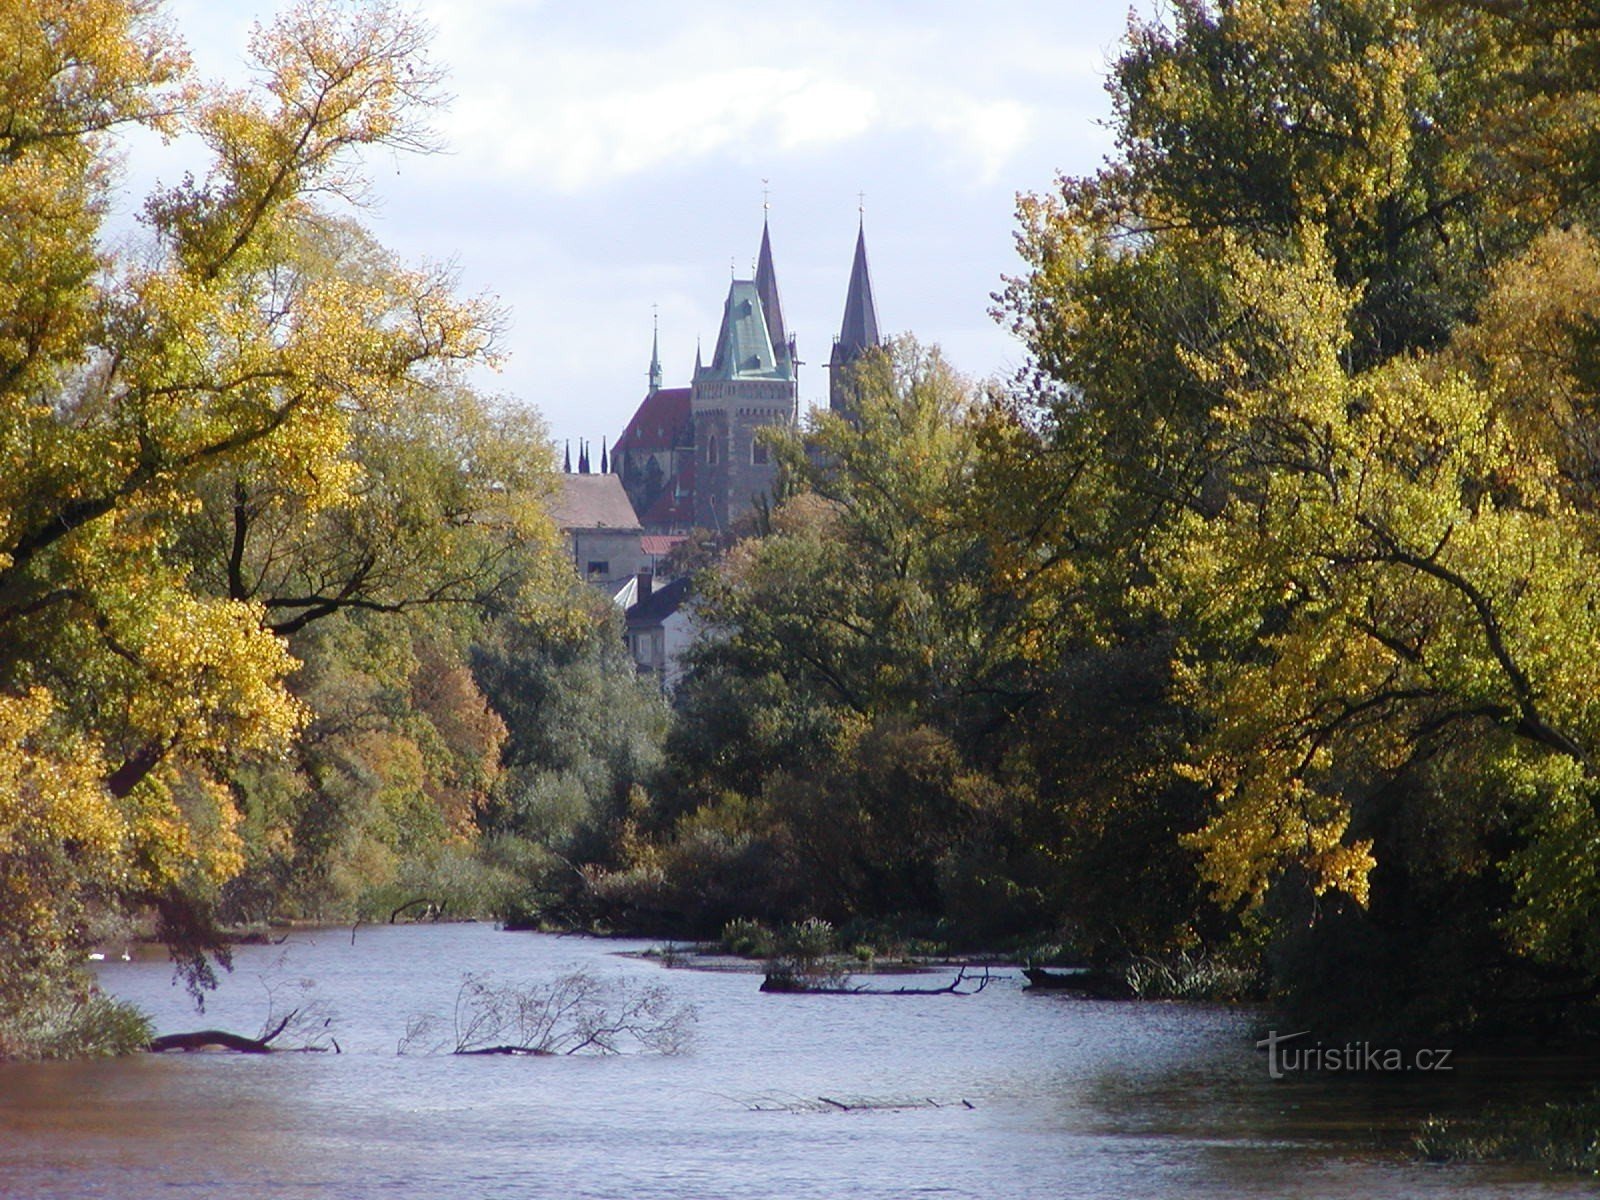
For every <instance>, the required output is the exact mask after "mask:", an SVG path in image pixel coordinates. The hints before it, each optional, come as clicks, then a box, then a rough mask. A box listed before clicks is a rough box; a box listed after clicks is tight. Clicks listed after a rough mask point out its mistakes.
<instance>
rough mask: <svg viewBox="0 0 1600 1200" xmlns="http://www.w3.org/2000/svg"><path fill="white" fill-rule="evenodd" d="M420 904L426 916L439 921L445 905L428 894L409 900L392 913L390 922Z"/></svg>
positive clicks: (352, 932) (352, 933)
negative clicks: (427, 895)
mask: <svg viewBox="0 0 1600 1200" xmlns="http://www.w3.org/2000/svg"><path fill="white" fill-rule="evenodd" d="M418 905H421V906H422V915H423V916H424V917H431V918H433V919H434V920H435V921H437V920H438V919H439V916H440V914H441V913H442V912H444V905H442V904H440V903H439V902H438V901H437V900H430V899H428V897H426V896H418V897H417V898H416V899H415V900H407V901H406V902H405V903H404V904H402V905H401V906H400V907H399V908H397V909H395V910H394V911H393V912H392V913H390V914H389V924H391V925H393V924H394V923H395V922H396V921H397V920H399V918H400V914H401V913H403V912H405V911H406V910H407V909H411V908H416V907H417V906H418ZM358 924H359V922H358ZM354 933H355V931H354V930H352V931H351V935H352V936H354Z"/></svg>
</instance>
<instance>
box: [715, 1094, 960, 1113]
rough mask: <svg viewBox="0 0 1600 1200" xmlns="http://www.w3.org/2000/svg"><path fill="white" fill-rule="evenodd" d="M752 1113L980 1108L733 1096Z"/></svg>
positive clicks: (882, 1099) (894, 1099) (908, 1100)
mask: <svg viewBox="0 0 1600 1200" xmlns="http://www.w3.org/2000/svg"><path fill="white" fill-rule="evenodd" d="M727 1099H730V1100H733V1101H734V1102H735V1103H737V1104H741V1105H743V1106H744V1107H745V1108H746V1109H747V1110H749V1111H750V1112H791V1113H819V1112H898V1111H902V1110H905V1109H912V1108H965V1109H973V1108H976V1107H977V1105H975V1104H973V1103H972V1101H971V1100H935V1099H934V1098H933V1097H932V1096H907V1097H898V1096H852V1097H849V1098H847V1099H843V1100H839V1099H835V1098H834V1097H833V1096H816V1097H811V1096H783V1095H765V1096H755V1097H751V1098H749V1099H739V1098H737V1097H733V1096H729V1097H727Z"/></svg>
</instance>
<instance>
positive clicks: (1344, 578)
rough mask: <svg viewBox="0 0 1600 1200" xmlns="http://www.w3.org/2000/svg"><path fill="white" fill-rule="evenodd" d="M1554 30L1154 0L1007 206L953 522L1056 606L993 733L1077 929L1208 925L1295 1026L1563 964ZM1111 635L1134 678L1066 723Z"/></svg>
mask: <svg viewBox="0 0 1600 1200" xmlns="http://www.w3.org/2000/svg"><path fill="white" fill-rule="evenodd" d="M1594 45H1595V43H1594V37H1593V32H1592V30H1590V29H1588V28H1587V26H1586V25H1585V24H1584V22H1583V19H1582V17H1581V15H1580V14H1578V13H1577V12H1576V10H1575V9H1573V8H1571V7H1569V6H1565V5H1554V6H1550V7H1548V8H1546V7H1545V6H1502V5H1491V4H1478V3H1471V2H1467V3H1428V4H1412V3H1402V2H1396V0H1237V2H1235V3H1228V4H1221V5H1214V4H1208V3H1203V2H1201V0H1180V2H1179V3H1175V4H1173V5H1171V6H1169V7H1168V8H1167V9H1166V10H1164V11H1163V13H1162V14H1161V15H1160V16H1158V17H1157V18H1154V19H1152V20H1148V21H1144V20H1139V19H1135V20H1134V21H1133V23H1132V25H1131V26H1130V35H1129V40H1128V43H1127V46H1126V48H1125V51H1124V53H1123V55H1122V56H1121V58H1120V59H1119V60H1118V62H1117V64H1116V66H1115V68H1114V72H1113V78H1112V82H1111V91H1112V96H1113V103H1114V111H1115V118H1114V129H1115V132H1116V135H1117V138H1118V147H1119V149H1118V155H1117V158H1116V159H1115V160H1114V161H1113V162H1112V163H1111V164H1110V165H1109V166H1108V167H1107V168H1106V169H1105V170H1103V171H1101V172H1100V173H1098V174H1097V175H1095V176H1092V177H1090V178H1086V179H1067V180H1063V181H1062V184H1061V187H1060V188H1059V190H1058V191H1057V192H1056V193H1055V194H1054V195H1051V196H1046V197H1030V198H1027V199H1025V200H1024V201H1023V203H1022V206H1021V209H1020V213H1019V215H1020V221H1021V232H1020V234H1019V247H1020V249H1021V251H1022V253H1023V256H1024V258H1025V260H1026V261H1027V263H1028V268H1029V269H1028V273H1027V274H1026V275H1025V276H1023V277H1021V278H1019V279H1017V280H1014V281H1012V283H1011V284H1010V286H1009V287H1008V289H1007V291H1006V293H1005V294H1004V296H1003V297H1002V304H1003V306H1004V310H1005V312H1006V313H1007V314H1008V315H1009V316H1010V317H1011V319H1012V322H1013V324H1014V327H1015V328H1016V329H1017V331H1018V332H1019V333H1020V334H1021V335H1022V336H1023V338H1024V339H1025V340H1026V341H1027V343H1028V344H1029V347H1030V350H1031V351H1032V353H1033V356H1034V362H1035V365H1036V367H1037V368H1038V371H1039V384H1040V386H1039V387H1038V388H1036V389H1034V390H1033V392H1032V393H1031V394H1030V395H1029V396H1027V397H1026V398H1025V401H1026V403H1021V404H1019V405H1018V407H1017V416H1016V419H1015V420H1014V421H1013V422H1012V423H1011V424H1010V425H1009V426H1008V427H1005V428H1004V430H1003V432H1004V434H1005V436H1006V437H1007V438H1008V439H1009V444H1010V445H1012V446H1013V447H1015V448H1016V449H1017V451H1018V453H1017V454H1016V455H1015V456H1014V460H1013V461H1010V462H1008V463H1007V464H1006V465H1005V467H1004V468H1003V471H1002V474H1001V476H1000V477H1002V478H1004V477H1006V476H1009V477H1010V478H1011V479H1012V480H1014V481H1015V484H1014V486H1013V487H1012V488H1011V489H1010V490H1011V491H1013V492H1019V493H1021V494H1022V495H1024V496H1025V497H1026V498H1027V500H1026V501H1025V502H1024V503H1022V504H1019V505H1017V506H1016V507H1015V508H1014V509H1009V510H1008V509H1007V508H1006V507H1005V506H1004V505H1000V506H998V507H996V508H995V509H994V510H993V511H994V512H995V514H996V516H997V517H998V519H999V520H1000V521H1001V522H1002V527H1004V528H1006V529H1008V530H1010V531H1012V533H1013V538H1012V540H1013V541H1014V542H1015V543H1016V544H1017V545H1018V546H1019V547H1020V549H1019V550H1018V551H1017V552H1016V554H1015V556H1014V557H1015V561H1016V562H1017V563H1018V564H1019V566H1021V567H1023V568H1024V569H1026V568H1027V567H1029V566H1031V565H1032V564H1046V565H1048V567H1049V569H1050V570H1051V571H1052V572H1053V573H1054V575H1055V577H1056V578H1057V579H1058V581H1059V582H1060V583H1061V584H1063V585H1064V586H1063V587H1062V588H1061V591H1062V594H1063V595H1065V596H1066V597H1067V598H1068V602H1067V604H1066V605H1065V606H1064V607H1063V608H1061V609H1060V610H1059V612H1060V614H1061V617H1062V619H1061V620H1059V621H1058V623H1057V629H1058V631H1059V634H1060V636H1057V637H1056V638H1054V639H1053V640H1052V641H1051V642H1050V644H1049V649H1047V650H1044V651H1043V652H1041V654H1040V655H1039V656H1038V661H1040V662H1047V661H1050V659H1051V657H1052V656H1054V657H1055V661H1056V662H1058V663H1059V664H1060V665H1059V669H1058V670H1057V671H1055V672H1054V673H1053V680H1052V682H1053V684H1054V686H1053V687H1048V685H1047V689H1048V695H1049V700H1048V702H1047V705H1048V707H1047V708H1046V709H1045V711H1046V712H1048V713H1054V714H1061V715H1063V716H1067V717H1068V718H1069V719H1067V720H1065V721H1056V722H1052V721H1050V720H1048V718H1047V719H1046V720H1044V721H1041V722H1040V723H1039V724H1038V725H1037V726H1035V728H1034V729H1033V730H1032V731H1031V732H1030V733H1029V734H1028V736H1027V739H1026V741H1027V744H1028V746H1029V750H1030V757H1029V761H1030V764H1031V772H1032V780H1033V786H1035V787H1036V788H1038V789H1039V790H1040V792H1041V793H1042V794H1043V795H1046V796H1049V797H1051V798H1052V799H1055V800H1056V804H1057V806H1058V807H1057V812H1058V813H1059V815H1060V816H1061V817H1062V820H1061V821H1060V823H1059V830H1058V832H1056V833H1055V834H1054V835H1053V837H1052V836H1050V835H1048V834H1047V838H1049V840H1051V841H1053V843H1054V845H1055V846H1057V847H1058V851H1059V857H1060V861H1061V863H1062V866H1063V868H1064V870H1065V872H1066V874H1067V875H1069V876H1072V877H1073V878H1074V879H1076V880H1079V881H1081V882H1082V884H1084V885H1085V887H1086V889H1087V890H1082V889H1079V890H1078V894H1079V898H1080V900H1086V901H1087V903H1086V904H1084V905H1083V906H1082V907H1081V908H1080V909H1079V910H1078V912H1077V913H1073V912H1072V911H1071V910H1070V909H1069V910H1068V911H1066V912H1064V913H1063V916H1064V917H1066V918H1067V921H1066V924H1067V925H1068V927H1069V928H1070V929H1072V931H1073V933H1074V936H1075V937H1082V938H1083V939H1084V941H1085V942H1087V943H1088V944H1089V945H1091V946H1093V945H1095V944H1099V945H1105V944H1106V942H1107V940H1108V939H1107V934H1106V932H1104V931H1105V930H1106V927H1107V925H1111V924H1114V927H1115V928H1116V929H1117V930H1119V931H1121V932H1122V933H1124V934H1127V935H1131V936H1128V937H1127V941H1128V942H1130V943H1131V944H1132V946H1131V948H1140V947H1141V946H1142V947H1147V948H1148V947H1155V946H1160V944H1161V942H1162V941H1163V940H1166V941H1167V943H1168V944H1167V946H1166V947H1165V948H1166V949H1168V950H1188V949H1189V947H1190V946H1192V945H1193V944H1195V942H1196V941H1198V943H1199V944H1202V945H1217V944H1223V943H1224V942H1225V941H1227V940H1228V939H1229V938H1230V937H1231V936H1234V935H1243V934H1244V931H1245V930H1249V931H1250V933H1249V935H1248V941H1249V944H1253V945H1256V946H1258V947H1260V948H1261V949H1262V950H1263V951H1264V952H1266V953H1267V954H1268V955H1269V958H1270V961H1271V962H1272V963H1273V965H1274V968H1275V971H1276V973H1277V974H1276V981H1275V982H1276V985H1277V986H1278V987H1279V989H1280V990H1281V993H1282V994H1283V995H1284V996H1285V997H1286V998H1288V999H1289V1000H1290V1002H1291V1003H1294V1004H1301V1005H1310V1006H1312V1007H1313V1008H1314V1009H1315V1011H1316V1012H1317V1013H1318V1014H1319V1019H1321V1020H1322V1021H1323V1025H1322V1026H1319V1027H1324V1028H1333V1027H1337V1025H1338V1023H1339V1022H1340V1021H1351V1020H1360V1019H1362V1014H1363V1013H1365V1014H1366V1016H1367V1017H1371V1018H1373V1019H1374V1020H1375V1021H1377V1022H1378V1023H1385V1022H1387V1023H1388V1028H1390V1029H1391V1030H1392V1029H1395V1028H1407V1027H1409V1028H1412V1029H1439V1028H1450V1027H1454V1026H1456V1025H1457V1023H1458V1022H1472V1021H1485V1020H1489V1019H1491V1014H1492V1013H1493V1012H1495V1011H1496V1010H1497V1009H1500V1008H1505V1009H1506V1010H1507V1011H1509V1008H1508V1006H1509V1005H1512V1004H1520V1005H1528V1006H1532V1007H1533V1008H1535V1009H1537V1010H1538V1011H1541V1012H1546V1011H1559V1010H1560V1004H1561V1002H1560V1001H1559V1000H1558V999H1555V998H1554V997H1556V996H1559V995H1560V994H1562V992H1563V991H1565V992H1566V993H1567V994H1569V995H1570V994H1579V993H1581V992H1582V990H1583V986H1584V984H1583V982H1582V981H1583V980H1586V979H1589V980H1592V978H1593V976H1594V973H1595V971H1596V969H1597V968H1596V965H1595V962H1596V960H1595V957H1594V940H1593V938H1592V936H1591V934H1590V932H1589V931H1591V930H1592V929H1593V928H1594V925H1593V917H1594V914H1595V908H1594V905H1595V900H1596V889H1595V884H1594V878H1593V873H1592V867H1591V864H1592V862H1593V860H1594V854H1593V847H1594V836H1595V835H1594V828H1593V822H1594V820H1595V812H1596V811H1597V809H1596V805H1597V798H1600V786H1597V784H1596V781H1595V778H1594V774H1593V768H1592V761H1593V755H1594V753H1595V741H1594V739H1595V736H1596V734H1597V733H1600V729H1597V728H1596V726H1595V723H1594V717H1595V713H1594V709H1593V705H1592V699H1593V697H1594V695H1595V694H1596V683H1597V682H1600V680H1596V679H1595V678H1594V677H1593V672H1594V669H1595V663H1596V662H1597V653H1600V651H1597V647H1600V636H1597V635H1600V630H1597V629H1596V628H1595V626H1594V622H1593V619H1592V614H1593V611H1594V609H1595V605H1594V597H1593V596H1592V592H1593V587H1594V585H1593V578H1592V572H1591V571H1590V570H1588V568H1587V564H1588V563H1589V562H1590V560H1591V559H1592V557H1593V554H1594V551H1595V546H1594V534H1595V525H1594V513H1595V512H1596V505H1595V495H1594V492H1593V480H1594V479H1595V478H1596V473H1595V470H1594V464H1595V463H1596V461H1597V459H1596V457H1595V454H1594V450H1593V446H1594V441H1593V437H1592V433H1591V432H1590V429H1591V427H1592V423H1593V422H1592V419H1591V418H1592V404H1593V401H1592V396H1593V379H1594V378H1595V375H1594V373H1593V371H1592V368H1591V365H1590V364H1591V361H1592V344H1593V342H1592V331H1593V329H1594V327H1595V313H1596V309H1595V308H1594V304H1595V297H1596V296H1597V294H1600V292H1597V286H1600V271H1597V270H1596V253H1595V250H1594V247H1593V244H1592V242H1591V239H1590V238H1589V236H1588V234H1587V233H1586V232H1585V231H1584V230H1583V229H1582V228H1581V227H1580V226H1575V225H1574V224H1573V223H1572V218H1573V217H1574V216H1575V215H1579V214H1582V213H1584V212H1586V211H1587V209H1588V206H1589V205H1590V203H1591V202H1590V200H1589V199H1588V198H1587V197H1588V196H1589V195H1591V194H1592V190H1591V189H1586V188H1585V187H1582V186H1579V185H1577V184H1576V180H1577V179H1578V178H1579V177H1581V176H1583V175H1584V173H1585V172H1589V173H1591V174H1592V172H1593V167H1594V164H1595V162H1596V161H1597V160H1596V156H1595V155H1594V153H1593V149H1594V140H1593V138H1592V132H1591V131H1592V128H1593V125H1592V120H1591V119H1590V117H1591V115H1592V113H1593V111H1594V107H1595V104H1596V98H1595V91H1594V85H1593V76H1592V75H1586V74H1584V71H1583V69H1582V68H1581V67H1580V66H1579V64H1588V63H1590V62H1592V61H1593V54H1594ZM1005 490H1006V489H1004V488H998V489H992V494H994V495H1003V494H1004V492H1005ZM1040 498H1048V499H1047V501H1046V503H1045V504H1044V505H1042V507H1043V509H1044V510H1045V514H1046V515H1044V516H1042V517H1039V518H1038V519H1035V520H1031V521H1030V520H1029V519H1028V513H1027V508H1028V506H1029V503H1030V502H1031V503H1032V504H1034V505H1035V506H1038V504H1037V502H1038V500H1039V499H1040ZM1140 646H1142V647H1144V648H1146V650H1147V651H1152V652H1157V653H1159V654H1160V655H1161V660H1160V661H1154V660H1147V661H1146V662H1145V663H1143V664H1141V665H1140V670H1139V672H1138V674H1136V675H1135V676H1134V678H1135V679H1138V678H1143V679H1144V680H1146V681H1148V682H1149V683H1151V684H1154V685H1156V686H1157V687H1159V688H1160V689H1161V691H1160V694H1158V695H1151V694H1150V693H1148V692H1146V693H1145V694H1143V695H1140V694H1139V689H1136V688H1128V687H1126V686H1124V687H1123V688H1122V695H1124V696H1127V697H1128V699H1129V700H1131V701H1132V703H1131V705H1130V706H1128V707H1125V708H1123V710H1122V711H1123V713H1124V714H1125V716H1126V722H1125V723H1124V724H1123V725H1122V726H1121V727H1116V726H1113V725H1112V723H1111V722H1110V721H1107V720H1106V719H1104V718H1102V717H1099V716H1098V715H1096V714H1095V713H1093V712H1092V711H1090V712H1087V713H1086V712H1085V708H1086V705H1085V701H1086V700H1087V699H1088V697H1090V696H1093V695H1095V694H1096V693H1097V692H1099V694H1102V695H1103V694H1105V691H1104V689H1105V688H1106V684H1105V682H1104V681H1103V680H1101V679H1097V678H1096V672H1095V671H1094V670H1093V668H1092V664H1093V663H1095V661H1096V660H1097V659H1100V660H1106V659H1112V660H1115V659H1117V658H1121V659H1122V660H1123V661H1125V662H1130V663H1133V662H1137V661H1138V658H1137V655H1136V651H1135V648H1136V647H1140ZM1087 707H1089V708H1090V709H1092V707H1093V706H1092V701H1091V702H1089V704H1088V706H1087ZM1085 721H1086V722H1087V724H1085V723H1084V722H1085ZM1052 725H1054V726H1057V727H1060V726H1065V727H1067V728H1068V729H1072V730H1081V731H1082V732H1083V733H1084V734H1086V735H1088V739H1089V740H1079V739H1078V738H1076V737H1074V736H1073V735H1072V734H1071V733H1068V734H1065V735H1063V734H1061V733H1056V732H1053V731H1052ZM1108 727H1109V728H1108ZM1097 729H1098V730H1101V731H1105V732H1110V731H1112V730H1114V732H1113V733H1112V736H1111V737H1105V736H1102V737H1100V739H1099V741H1100V743H1101V744H1102V745H1104V746H1107V748H1105V749H1103V750H1096V749H1092V748H1091V747H1093V745H1094V741H1093V734H1094V732H1095V731H1096V730H1097ZM1118 735H1120V736H1118ZM1163 825H1164V826H1165V827H1166V830H1167V832H1166V833H1165V835H1163V834H1162V833H1161V832H1160V831H1161V829H1162V826H1163ZM1173 835H1176V839H1175V841H1176V844H1174V837H1173ZM1158 863H1159V864H1160V866H1159V868H1158V869H1156V870H1153V871H1149V872H1148V873H1145V871H1146V870H1147V869H1148V868H1151V867H1155V866H1156V864H1158ZM1114 864H1115V865H1114ZM1197 870H1198V872H1199V875H1200V876H1201V877H1202V878H1203V879H1204V880H1205V881H1206V883H1207V885H1208V886H1209V890H1210V895H1211V905H1208V904H1207V903H1206V902H1205V901H1203V900H1202V899H1201V898H1200V896H1198V895H1197V894H1196V890H1195V888H1194V880H1195V872H1196V871H1197ZM1129 871H1132V872H1133V873H1134V875H1135V876H1136V877H1140V876H1142V877H1143V878H1145V879H1146V880H1149V881H1150V884H1151V886H1148V887H1145V888H1140V889H1136V890H1137V893H1138V895H1139V896H1140V898H1141V900H1144V901H1146V902H1144V903H1139V904H1134V905H1129V904H1128V903H1127V899H1126V897H1117V896H1113V895H1107V894H1106V893H1105V891H1104V890H1102V891H1100V892H1098V893H1097V892H1096V890H1095V883H1094V880H1095V879H1096V878H1097V877H1099V878H1116V879H1122V878H1125V877H1126V874H1125V873H1126V872H1129ZM1214 906H1220V910H1221V911H1219V907H1214ZM1185 912H1187V913H1188V914H1189V916H1188V917H1187V918H1185V917H1184V915H1183V914H1184V913H1185ZM1075 916H1077V917H1080V919H1079V920H1073V919H1072V918H1073V917H1075ZM1230 916H1231V917H1233V918H1236V919H1237V921H1238V922H1239V924H1238V925H1237V926H1235V927H1233V928H1230V923H1229V920H1228V918H1229V917H1230ZM1108 917H1110V918H1112V921H1108V920H1107V918H1108ZM1241 944H1242V943H1241ZM1467 963H1472V964H1476V965H1475V966H1472V967H1465V966H1464V965H1463V964H1467ZM1318 964H1322V966H1319V965H1318ZM1329 964H1337V965H1329ZM1452 964H1454V965H1452ZM1324 968H1326V969H1324ZM1377 981H1382V982H1381V985H1379V984H1378V982H1377ZM1374 989H1376V990H1377V991H1380V992H1382V993H1383V994H1384V995H1385V996H1386V997H1388V998H1389V999H1390V1000H1392V1001H1393V1003H1392V1004H1391V1003H1385V1004H1383V1005H1380V1006H1377V1007H1378V1008H1381V1009H1382V1012H1381V1014H1380V1013H1378V1012H1377V1011H1376V1009H1375V1008H1374V1006H1372V1005H1371V1004H1370V993H1371V992H1372V991H1373V990H1374ZM1545 997H1550V999H1548V1000H1546V999H1545ZM1547 1004H1548V1006H1549V1007H1548V1008H1547V1007H1545V1006H1546V1005H1547Z"/></svg>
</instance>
